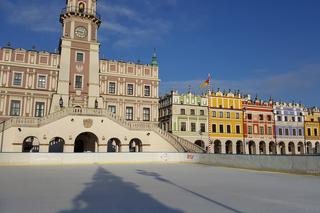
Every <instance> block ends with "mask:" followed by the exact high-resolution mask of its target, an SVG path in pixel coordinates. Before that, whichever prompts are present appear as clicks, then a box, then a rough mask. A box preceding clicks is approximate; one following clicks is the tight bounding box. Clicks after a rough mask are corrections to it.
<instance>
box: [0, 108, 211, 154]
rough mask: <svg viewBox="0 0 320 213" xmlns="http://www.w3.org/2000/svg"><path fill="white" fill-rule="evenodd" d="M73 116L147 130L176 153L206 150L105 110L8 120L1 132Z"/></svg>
mask: <svg viewBox="0 0 320 213" xmlns="http://www.w3.org/2000/svg"><path fill="white" fill-rule="evenodd" d="M70 115H75V116H95V117H97V116H98V117H106V118H108V119H110V120H112V121H113V122H116V123H117V124H119V125H121V126H123V127H125V128H127V129H129V130H143V131H145V130H147V131H152V132H154V133H156V134H158V135H159V136H160V137H162V138H163V139H164V140H166V141H167V142H168V143H170V144H171V145H172V146H173V147H174V148H175V149H176V150H177V151H178V152H191V153H205V152H206V150H205V149H203V148H201V147H199V146H197V145H196V144H193V143H191V142H190V141H188V140H185V139H183V138H180V137H178V136H175V135H173V134H171V133H169V132H166V131H164V130H162V129H160V128H159V127H158V125H157V123H146V122H134V121H133V122H129V121H126V120H125V119H124V118H122V117H119V116H117V115H116V114H114V113H111V112H109V111H107V110H105V109H89V108H85V109H80V108H64V109H62V110H61V111H58V112H55V113H52V114H49V115H47V116H45V117H42V118H21V117H17V118H10V119H9V120H7V121H4V122H3V123H2V124H1V125H2V128H1V132H2V131H5V130H7V129H9V128H11V127H41V126H44V125H47V124H49V123H52V122H55V121H57V120H60V119H62V118H64V117H67V116H70Z"/></svg>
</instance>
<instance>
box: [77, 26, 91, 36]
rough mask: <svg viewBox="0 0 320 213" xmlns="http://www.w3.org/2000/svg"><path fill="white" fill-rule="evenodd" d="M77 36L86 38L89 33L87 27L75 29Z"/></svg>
mask: <svg viewBox="0 0 320 213" xmlns="http://www.w3.org/2000/svg"><path fill="white" fill-rule="evenodd" d="M75 34H76V36H77V37H78V38H85V37H87V35H88V31H87V29H86V28H85V27H77V28H76V29H75Z"/></svg>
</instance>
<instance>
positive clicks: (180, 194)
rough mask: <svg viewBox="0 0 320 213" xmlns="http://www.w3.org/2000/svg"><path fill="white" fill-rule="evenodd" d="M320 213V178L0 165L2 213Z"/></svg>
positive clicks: (164, 168)
mask: <svg viewBox="0 0 320 213" xmlns="http://www.w3.org/2000/svg"><path fill="white" fill-rule="evenodd" d="M9 212H10V213H53V212H54V213H76V212H80V213H95V212H107V213H113V212H132V213H142V212H148V213H154V212H169V213H182V212H192V213H201V212H208V213H209V212H210V213H213V212H217V213H221V212H277V213H279V212H290V213H294V212H297V213H298V212H299V213H301V212H317V213H319V212H320V177H313V176H299V175H288V174H280V173H268V172H255V171H247V170H237V169H228V168H217V167H211V166H204V165H191V164H190V165H187V164H169V165H168V164H163V165H161V164H146V165H144V164H140V165H95V166H50V167H0V213H9Z"/></svg>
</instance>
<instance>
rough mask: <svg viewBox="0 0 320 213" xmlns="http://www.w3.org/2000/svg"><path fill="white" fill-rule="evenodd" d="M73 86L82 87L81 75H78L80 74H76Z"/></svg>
mask: <svg viewBox="0 0 320 213" xmlns="http://www.w3.org/2000/svg"><path fill="white" fill-rule="evenodd" d="M75 88H76V89H81V88H82V76H80V75H76V83H75Z"/></svg>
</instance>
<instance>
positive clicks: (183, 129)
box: [180, 122, 187, 132]
mask: <svg viewBox="0 0 320 213" xmlns="http://www.w3.org/2000/svg"><path fill="white" fill-rule="evenodd" d="M180 130H181V132H185V131H187V123H186V122H181V129H180Z"/></svg>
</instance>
